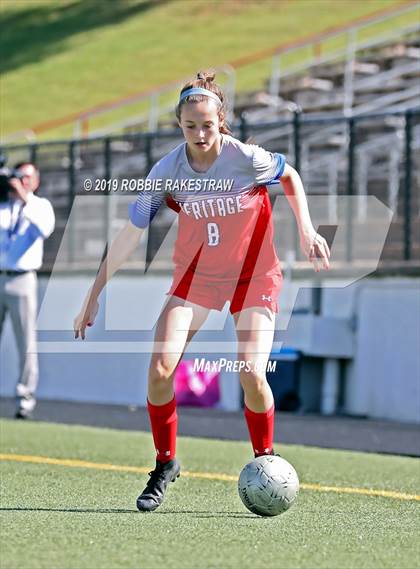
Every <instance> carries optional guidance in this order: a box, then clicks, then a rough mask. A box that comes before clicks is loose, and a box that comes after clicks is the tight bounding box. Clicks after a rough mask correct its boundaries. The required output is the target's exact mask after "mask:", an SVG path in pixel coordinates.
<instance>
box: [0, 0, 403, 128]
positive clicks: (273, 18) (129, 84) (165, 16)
mask: <svg viewBox="0 0 420 569" xmlns="http://www.w3.org/2000/svg"><path fill="white" fill-rule="evenodd" d="M399 4H401V0H290V1H289V0H265V1H264V2H261V1H259V0H247V1H242V0H205V1H204V0H181V1H179V0H169V1H165V0H162V1H159V0H118V1H111V0H79V1H74V0H60V1H57V0H19V1H16V0H2V1H1V2H0V29H1V30H2V33H1V35H0V50H1V54H2V57H1V62H0V73H1V100H2V108H1V111H2V112H1V131H2V134H4V135H6V134H10V133H12V132H15V131H17V130H19V129H23V128H29V127H33V126H35V125H38V124H39V123H44V122H45V121H50V120H52V119H57V118H60V117H63V116H66V115H69V114H71V113H75V112H79V111H82V110H85V109H88V108H91V107H93V106H95V105H98V104H99V103H102V102H105V101H109V100H111V99H115V98H121V97H123V96H126V95H128V94H130V93H136V92H140V91H143V90H146V89H151V88H152V87H155V86H156V87H157V86H160V85H162V84H166V83H169V82H171V81H174V80H178V79H180V78H182V77H185V76H189V75H191V74H193V73H196V72H197V70H198V69H200V68H206V67H215V66H218V65H221V64H224V63H227V62H234V61H235V60H237V59H238V58H242V57H244V56H247V55H250V54H254V53H256V52H260V51H261V50H264V49H266V48H271V47H273V46H278V45H280V44H284V43H285V42H289V41H291V40H295V39H297V38H303V37H307V36H308V35H309V34H315V33H318V32H322V31H324V30H326V29H328V28H330V27H332V26H338V25H344V24H347V23H349V22H350V21H352V20H355V19H356V18H359V17H362V16H365V15H368V14H372V13H373V12H376V11H378V10H381V9H384V8H387V7H392V6H395V7H397V6H398V5H399ZM412 18H413V16H412V15H411V19H412ZM405 20H407V17H405ZM405 20H404V21H405ZM408 21H409V19H408ZM393 25H394V24H390V23H388V24H386V25H385V28H388V29H389V28H390V27H391V28H392V26H393ZM377 31H378V30H376V32H377ZM302 56H303V54H300V55H298V57H302ZM270 66H271V60H270V59H269V58H268V59H267V60H266V61H264V62H261V61H259V62H258V63H256V64H253V65H251V66H250V67H246V68H242V69H241V70H240V72H239V73H238V78H237V80H238V89H239V90H244V89H246V90H251V89H255V88H260V87H261V85H262V84H263V81H265V80H266V79H267V78H268V76H269V74H270V69H271V68H270ZM133 112H134V109H133V108H129V109H128V111H127V109H125V110H124V111H123V112H122V114H121V112H120V113H119V114H118V113H117V114H116V115H115V116H113V117H112V119H111V120H116V119H120V118H122V117H124V116H127V113H128V114H129V115H130V114H131V115H132V114H133ZM109 120H110V119H108V121H109ZM71 132H72V130H71V127H67V128H66V127H61V128H60V129H58V130H56V131H51V132H48V133H47V134H45V135H43V136H44V137H45V136H46V137H47V138H54V137H57V136H69V135H70V134H71Z"/></svg>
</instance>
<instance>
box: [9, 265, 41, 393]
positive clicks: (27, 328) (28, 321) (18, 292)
mask: <svg viewBox="0 0 420 569" xmlns="http://www.w3.org/2000/svg"><path fill="white" fill-rule="evenodd" d="M37 288H38V284H37V276H36V273H35V271H30V272H28V273H24V274H22V275H16V276H15V275H10V276H9V275H1V274H0V336H1V332H2V329H3V324H4V321H5V317H6V314H7V313H9V314H10V318H11V320H12V326H13V331H14V334H15V339H16V345H17V349H18V354H19V379H18V382H17V386H16V395H17V397H19V398H20V397H27V396H30V395H33V394H34V393H35V391H36V388H37V385H38V377H39V373H38V354H37V346H36V318H37Z"/></svg>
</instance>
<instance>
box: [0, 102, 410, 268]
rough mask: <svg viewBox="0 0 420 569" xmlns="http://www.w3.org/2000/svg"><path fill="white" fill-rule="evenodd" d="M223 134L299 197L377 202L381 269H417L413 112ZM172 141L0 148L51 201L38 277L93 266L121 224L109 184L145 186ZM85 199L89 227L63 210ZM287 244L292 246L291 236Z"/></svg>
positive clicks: (177, 137) (257, 125) (163, 136)
mask: <svg viewBox="0 0 420 569" xmlns="http://www.w3.org/2000/svg"><path fill="white" fill-rule="evenodd" d="M232 132H233V135H234V136H236V137H238V138H239V139H240V140H242V141H251V142H252V143H256V144H260V145H261V146H263V147H264V148H266V149H267V150H270V151H275V152H282V153H284V154H285V155H286V157H287V161H288V162H289V163H290V164H292V165H294V167H295V168H296V169H297V170H298V171H299V172H300V174H301V176H302V179H303V181H304V185H305V191H306V193H307V194H308V196H310V195H330V196H331V195H332V196H341V195H347V196H356V195H361V196H370V195H373V196H375V197H377V198H378V199H379V200H381V201H382V202H383V203H385V204H386V205H387V206H388V207H389V208H390V209H391V210H392V211H393V217H392V223H391V226H390V229H389V233H388V236H387V239H386V243H385V246H384V249H383V252H382V256H381V264H382V266H384V267H386V266H387V265H389V266H393V265H395V263H399V264H400V265H404V264H406V265H415V264H416V263H417V262H418V261H419V258H420V231H419V229H420V223H419V212H420V199H419V181H420V157H419V148H420V108H415V109H411V110H405V111H398V110H396V111H386V112H381V113H375V114H369V115H363V116H355V117H346V116H342V115H332V114H323V115H303V114H301V113H299V112H295V113H291V114H290V116H288V117H286V118H283V119H281V120H276V121H271V122H260V121H259V122H253V120H252V113H250V114H248V115H247V114H243V115H242V116H241V118H240V120H239V121H238V122H237V123H235V124H234V125H233V127H232ZM182 141H183V137H182V133H181V131H180V130H179V129H173V130H161V131H158V132H153V133H125V134H121V135H116V136H108V137H100V138H90V139H84V140H71V141H68V140H63V141H51V142H37V143H31V144H24V145H9V146H4V147H3V148H2V152H3V153H5V154H6V156H8V164H9V165H13V164H14V163H16V162H18V161H21V160H30V161H31V162H34V163H36V164H37V165H38V167H39V168H40V171H41V177H42V185H41V192H40V193H41V195H44V196H46V197H48V199H50V200H51V202H52V203H53V206H54V208H55V211H56V216H57V228H56V231H55V232H54V234H53V236H52V237H51V238H50V239H49V240H48V241H47V243H46V251H45V253H46V255H45V270H51V268H52V266H53V264H54V262H55V261H56V260H57V262H59V263H60V266H62V267H63V268H74V267H80V268H83V267H91V266H93V265H94V264H95V263H97V261H98V258H99V259H100V257H101V251H103V247H104V243H106V242H107V240H108V238H109V236H110V226H111V225H112V226H113V227H114V228H115V227H116V226H118V224H122V223H124V221H125V220H126V219H127V214H126V209H125V206H126V203H125V202H124V204H123V206H124V207H119V206H118V207H116V208H115V207H114V209H113V208H112V207H111V206H110V204H111V202H110V201H109V199H108V198H109V196H110V195H114V192H113V185H112V184H113V182H112V180H121V179H123V178H124V179H130V178H131V179H139V178H143V177H145V176H146V175H147V173H148V172H149V170H150V169H151V167H152V166H153V164H154V163H155V162H156V161H157V160H158V159H160V158H161V157H162V156H163V155H165V154H166V153H167V152H169V151H170V150H172V148H174V147H175V146H176V145H177V144H179V143H181V142H182ZM86 180H90V181H91V182H92V184H94V185H95V184H96V185H98V184H99V185H100V186H101V188H99V189H100V191H99V192H92V191H91V190H90V191H87V189H86ZM117 185H118V184H117ZM97 189H98V188H97ZM87 193H89V195H90V197H92V198H95V199H99V198H100V201H99V202H98V201H96V202H94V203H95V204H96V205H95V206H94V207H95V208H96V210H97V208H98V207H99V208H100V209H99V214H98V211H96V214H95V220H94V219H93V217H92V212H91V210H90V209H89V204H88V202H86V208H85V207H83V208H81V209H80V208H79V210H78V213H77V215H76V216H75V212H74V210H73V205H74V201H75V198H76V197H77V196H79V195H86V194H87ZM131 198H132V199H134V195H133V194H132V195H131ZM92 203H93V202H92ZM72 212H73V216H75V217H74V221H75V223H74V224H76V225H77V227H76V228H75V227H72V228H71V229H70V234H69V235H67V236H65V237H66V239H65V244H64V241H63V236H64V235H65V231H66V228H67V230H69V227H68V221H69V217H70V215H71V214H72ZM354 215H355V213H354V212H353V213H351V214H350V218H349V225H348V243H347V251H346V258H347V260H348V261H355V260H356V261H357V253H355V252H354V251H352V245H351V244H352V239H351V232H352V230H353V216H354ZM156 219H157V222H156V228H152V229H151V231H150V235H149V241H150V243H149V256H153V251H154V250H155V249H156V248H157V247H158V246H159V244H160V242H161V239H162V237H161V236H162V233H164V232H165V223H166V221H165V216H164V215H161V213H160V212H159V215H158V216H157V218H156ZM74 224H73V225H74ZM294 239H295V242H296V241H297V233H296V232H295V237H294ZM59 250H60V255H59V257H57V253H58V251H59ZM168 268H169V265H168Z"/></svg>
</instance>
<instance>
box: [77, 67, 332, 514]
mask: <svg viewBox="0 0 420 569" xmlns="http://www.w3.org/2000/svg"><path fill="white" fill-rule="evenodd" d="M225 113H226V109H225V103H224V95H223V92H222V90H221V89H220V87H219V86H218V85H217V84H216V83H215V82H214V74H211V73H207V72H204V73H199V74H198V75H197V78H196V79H195V80H194V81H191V82H189V83H187V84H186V85H185V86H184V87H183V88H182V90H181V93H180V98H179V102H178V105H177V107H176V116H177V119H178V122H179V126H180V127H181V129H182V132H183V134H184V137H185V143H183V144H181V145H179V146H178V147H177V148H175V149H174V150H173V151H172V152H170V153H169V154H167V155H166V156H164V157H163V158H162V159H161V160H160V161H159V162H158V163H157V164H156V165H155V166H154V167H153V168H152V170H151V172H150V174H149V176H148V179H149V180H154V181H159V184H160V187H161V188H164V189H166V190H167V192H166V195H167V194H168V193H169V196H170V197H169V205H170V206H171V207H173V208H174V209H176V210H177V211H178V214H179V226H178V236H177V241H176V244H175V250H174V265H175V271H174V277H173V283H172V286H171V288H170V291H169V293H168V295H169V298H168V301H167V303H166V304H165V306H164V308H163V310H162V313H161V315H160V317H159V320H158V323H157V327H156V333H155V344H154V349H153V354H152V358H151V363H150V369H149V378H148V396H147V407H148V412H149V417H150V423H151V428H152V434H153V440H154V444H155V448H156V454H157V458H156V468H155V469H154V470H153V471H152V472H151V473H150V479H149V481H148V483H147V485H146V488H145V489H144V491H143V492H142V494H141V495H140V496H139V497H138V499H137V507H138V509H139V510H141V511H152V510H155V509H156V508H157V507H158V506H159V505H160V504H161V503H162V501H163V498H164V495H165V491H166V488H167V486H168V484H169V482H171V481H172V482H173V481H175V479H176V478H177V477H178V476H179V473H180V465H179V463H178V461H177V460H176V458H175V447H176V432H177V411H176V402H175V396H174V388H173V378H174V373H175V370H176V367H177V365H178V362H179V361H180V359H181V358H182V355H183V353H184V351H185V349H186V346H187V345H188V343H189V342H190V341H191V339H192V338H193V336H194V334H195V333H196V331H197V330H198V329H199V328H200V327H201V326H202V325H203V323H204V322H205V320H206V318H207V316H208V314H209V311H210V310H211V309H217V310H221V309H222V308H223V306H224V304H225V302H226V301H230V312H231V313H232V315H233V318H234V321H235V326H236V331H237V338H238V359H239V360H240V361H243V362H247V365H246V366H245V367H244V368H243V369H242V370H241V371H240V382H241V385H242V387H243V389H244V400H245V418H246V422H247V425H248V430H249V435H250V439H251V443H252V448H253V450H254V455H255V456H260V455H263V454H272V453H273V431H274V401H273V395H272V392H271V389H270V386H269V384H268V383H267V380H266V376H265V372H264V370H265V368H266V364H267V362H268V358H269V355H270V351H271V347H272V342H273V335H274V321H275V313H276V312H277V311H278V306H277V298H278V295H279V292H280V289H281V283H282V275H281V271H280V264H279V260H278V258H277V256H276V253H275V250H274V247H273V225H272V220H271V207H270V201H269V196H268V191H267V188H266V184H268V183H269V182H271V181H272V180H276V179H280V180H281V182H282V184H283V187H284V191H285V194H286V196H287V198H288V201H289V203H290V206H291V208H292V210H293V212H294V215H295V217H296V221H297V224H298V227H299V233H300V244H301V247H302V250H303V252H304V254H305V255H306V256H307V257H308V259H309V260H310V261H312V262H313V263H314V268H315V270H316V271H319V270H320V264H321V263H322V266H323V267H324V268H325V269H328V268H329V257H330V251H329V248H328V245H327V243H326V241H325V239H324V238H323V237H321V235H319V234H318V233H317V232H316V231H315V229H314V227H313V225H312V222H311V218H310V215H309V210H308V205H307V200H306V196H305V192H304V189H303V186H302V182H301V179H300V177H299V175H298V173H297V172H296V171H295V170H294V169H293V168H292V167H291V166H289V165H288V164H286V161H285V158H284V156H283V155H281V154H272V153H270V152H267V151H265V150H263V149H262V148H260V147H258V146H255V145H250V144H243V143H242V142H240V141H239V140H237V139H235V138H233V137H232V136H231V135H230V132H229V130H228V128H227V126H226V122H225ZM164 199H165V192H163V191H157V190H156V191H150V192H139V194H138V197H137V201H136V202H135V203H134V204H132V205H131V206H130V212H129V213H130V220H129V221H128V222H127V224H126V226H125V227H124V228H123V229H122V230H121V232H120V233H119V234H118V235H117V237H116V238H115V240H114V241H113V243H112V244H111V246H110V248H109V251H108V254H107V256H106V258H105V259H104V261H103V263H102V264H101V266H100V269H99V272H98V274H97V277H96V279H95V282H94V284H93V286H92V288H91V289H90V291H89V292H88V294H87V297H86V300H85V302H84V305H83V307H82V310H81V312H80V314H79V315H78V316H77V317H76V319H75V321H74V330H75V338H78V337H79V336H80V337H81V338H82V339H84V338H85V331H86V327H87V326H91V325H92V324H93V322H94V320H95V316H96V314H97V311H98V297H99V294H100V292H101V291H102V289H103V288H104V287H105V285H106V283H107V281H108V280H109V279H110V278H111V276H112V275H113V274H114V273H115V272H116V271H117V270H118V268H119V267H120V266H121V265H122V264H123V263H124V262H125V261H126V260H127V259H128V257H129V256H130V254H131V253H132V252H133V250H134V249H135V248H136V246H137V245H138V243H139V240H140V237H141V235H142V233H143V231H144V228H146V227H147V226H148V224H149V223H150V221H151V220H152V219H153V217H154V215H155V214H156V212H157V210H158V208H159V206H160V205H161V203H162V201H163V200H164Z"/></svg>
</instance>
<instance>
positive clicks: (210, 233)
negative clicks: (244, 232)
mask: <svg viewBox="0 0 420 569" xmlns="http://www.w3.org/2000/svg"><path fill="white" fill-rule="evenodd" d="M207 237H208V240H207V245H208V246H209V247H216V246H217V245H219V242H220V231H219V226H218V225H217V223H208V224H207Z"/></svg>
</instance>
